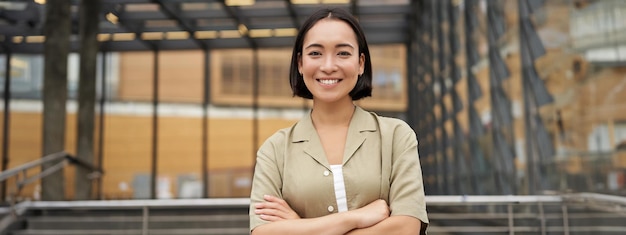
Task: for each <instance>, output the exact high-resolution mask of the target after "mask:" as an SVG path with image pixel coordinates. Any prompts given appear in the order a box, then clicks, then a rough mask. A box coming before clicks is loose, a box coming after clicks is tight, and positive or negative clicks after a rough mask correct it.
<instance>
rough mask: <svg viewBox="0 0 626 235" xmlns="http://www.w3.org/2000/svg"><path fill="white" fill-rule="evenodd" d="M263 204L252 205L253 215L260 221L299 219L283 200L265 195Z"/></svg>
mask: <svg viewBox="0 0 626 235" xmlns="http://www.w3.org/2000/svg"><path fill="white" fill-rule="evenodd" d="M263 199H265V202H262V203H257V204H256V205H254V207H255V210H254V213H255V214H257V215H259V216H260V217H261V219H263V220H266V221H270V222H274V221H280V220H290V219H300V216H299V215H298V214H297V213H296V212H295V211H294V210H293V209H291V207H290V206H289V204H287V202H285V200H283V199H280V198H277V197H274V196H270V195H265V196H263Z"/></svg>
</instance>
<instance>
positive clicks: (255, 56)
mask: <svg viewBox="0 0 626 235" xmlns="http://www.w3.org/2000/svg"><path fill="white" fill-rule="evenodd" d="M259 70H260V69H259V50H258V48H256V47H254V48H253V49H252V72H253V73H254V74H253V75H252V159H253V161H252V162H256V151H257V150H256V149H257V147H258V142H259ZM253 167H254V166H253Z"/></svg>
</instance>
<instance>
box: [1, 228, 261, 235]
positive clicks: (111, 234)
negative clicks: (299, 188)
mask: <svg viewBox="0 0 626 235" xmlns="http://www.w3.org/2000/svg"><path fill="white" fill-rule="evenodd" d="M142 234H143V233H142V230H141V229H125V230H115V229H98V230H92V229H90V230H87V229H84V230H37V229H27V230H20V231H15V232H13V233H12V235H142ZM146 234H150V235H217V234H223V235H248V234H250V231H249V230H248V229H247V228H206V229H149V230H148V233H146Z"/></svg>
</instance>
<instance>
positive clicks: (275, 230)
mask: <svg viewBox="0 0 626 235" xmlns="http://www.w3.org/2000/svg"><path fill="white" fill-rule="evenodd" d="M357 225H358V222H357V221H356V220H355V219H354V218H353V216H350V214H349V213H347V212H346V213H336V214H330V215H327V216H322V217H317V218H310V219H294V220H281V221H275V222H272V223H268V224H264V225H260V226H258V227H256V228H255V229H254V230H253V231H252V235H265V234H268V235H275V234H298V235H307V234H312V235H318V234H328V235H335V234H336V235H343V234H346V233H347V232H349V231H350V230H354V229H355V228H357Z"/></svg>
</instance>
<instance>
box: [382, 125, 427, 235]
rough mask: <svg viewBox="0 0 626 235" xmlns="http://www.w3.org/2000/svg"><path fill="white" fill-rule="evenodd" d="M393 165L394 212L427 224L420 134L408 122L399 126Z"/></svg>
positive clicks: (395, 136) (390, 198)
mask: <svg viewBox="0 0 626 235" xmlns="http://www.w3.org/2000/svg"><path fill="white" fill-rule="evenodd" d="M392 158H393V161H392V162H393V163H392V164H393V165H392V170H391V179H390V180H391V185H390V190H389V206H390V209H391V215H406V216H412V217H415V218H417V219H419V220H420V221H422V231H421V233H420V234H424V232H425V230H426V227H427V226H428V216H427V214H426V202H425V200H424V185H423V180H422V169H421V166H420V159H419V155H418V152H417V137H416V135H415V132H414V131H413V129H411V127H409V126H408V125H407V124H406V123H404V122H402V123H401V124H400V125H398V126H396V130H395V131H394V140H393V153H392Z"/></svg>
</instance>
